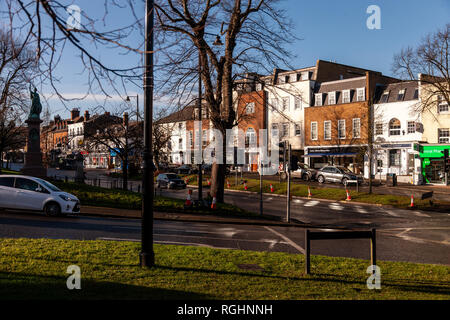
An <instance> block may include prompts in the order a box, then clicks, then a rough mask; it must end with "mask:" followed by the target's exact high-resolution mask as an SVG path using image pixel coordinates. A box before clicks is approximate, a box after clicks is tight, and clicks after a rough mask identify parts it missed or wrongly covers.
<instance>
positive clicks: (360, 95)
mask: <svg viewBox="0 0 450 320" xmlns="http://www.w3.org/2000/svg"><path fill="white" fill-rule="evenodd" d="M364 100H366V90H365V88H358V89H356V101H364Z"/></svg>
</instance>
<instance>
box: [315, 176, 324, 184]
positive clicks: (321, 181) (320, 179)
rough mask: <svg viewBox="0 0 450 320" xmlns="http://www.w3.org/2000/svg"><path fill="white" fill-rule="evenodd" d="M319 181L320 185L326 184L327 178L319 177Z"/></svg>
mask: <svg viewBox="0 0 450 320" xmlns="http://www.w3.org/2000/svg"><path fill="white" fill-rule="evenodd" d="M317 181H318V182H319V183H324V182H325V178H324V177H323V176H319V177H317Z"/></svg>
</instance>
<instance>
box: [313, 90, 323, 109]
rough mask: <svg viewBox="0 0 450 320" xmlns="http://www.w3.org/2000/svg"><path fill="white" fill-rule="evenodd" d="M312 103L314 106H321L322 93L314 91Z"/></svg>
mask: <svg viewBox="0 0 450 320" xmlns="http://www.w3.org/2000/svg"><path fill="white" fill-rule="evenodd" d="M314 97H315V99H314V105H315V106H321V105H322V94H321V93H316V94H314Z"/></svg>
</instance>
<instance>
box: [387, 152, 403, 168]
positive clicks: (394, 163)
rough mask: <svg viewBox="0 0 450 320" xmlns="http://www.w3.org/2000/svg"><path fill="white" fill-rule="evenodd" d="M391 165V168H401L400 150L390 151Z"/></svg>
mask: <svg viewBox="0 0 450 320" xmlns="http://www.w3.org/2000/svg"><path fill="white" fill-rule="evenodd" d="M389 165H390V166H391V167H399V166H400V150H399V149H391V150H389Z"/></svg>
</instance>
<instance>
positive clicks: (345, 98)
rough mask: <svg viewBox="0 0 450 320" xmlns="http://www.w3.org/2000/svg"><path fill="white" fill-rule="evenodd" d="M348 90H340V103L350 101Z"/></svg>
mask: <svg viewBox="0 0 450 320" xmlns="http://www.w3.org/2000/svg"><path fill="white" fill-rule="evenodd" d="M350 101H351V99H350V90H344V91H342V103H350Z"/></svg>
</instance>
